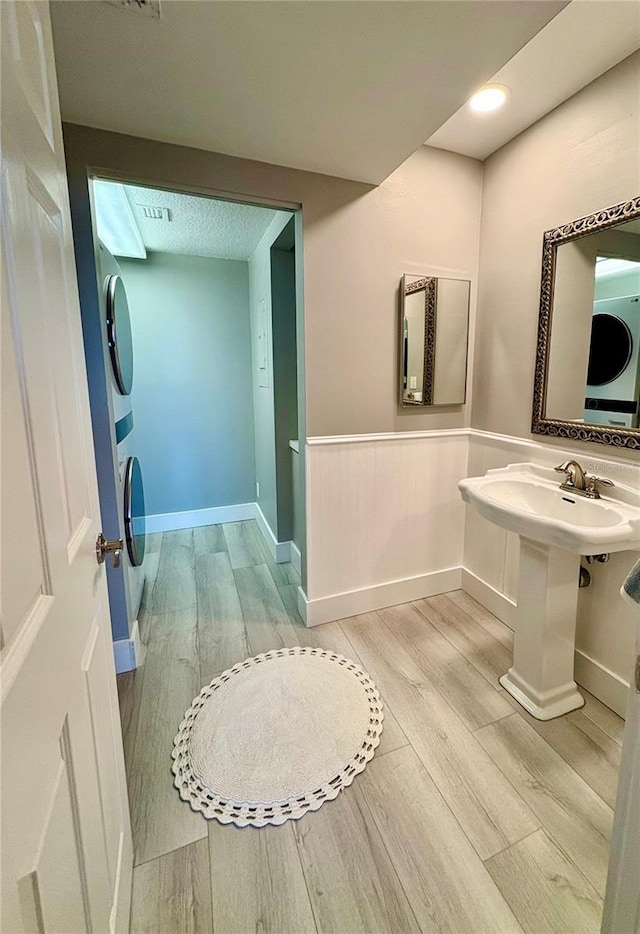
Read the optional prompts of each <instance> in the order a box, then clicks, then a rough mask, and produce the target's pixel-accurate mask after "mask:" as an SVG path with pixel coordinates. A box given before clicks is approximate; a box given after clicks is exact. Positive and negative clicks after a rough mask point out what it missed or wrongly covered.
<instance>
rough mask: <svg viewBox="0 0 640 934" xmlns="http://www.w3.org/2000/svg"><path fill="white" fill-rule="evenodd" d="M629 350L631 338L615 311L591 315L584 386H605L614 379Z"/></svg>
mask: <svg viewBox="0 0 640 934" xmlns="http://www.w3.org/2000/svg"><path fill="white" fill-rule="evenodd" d="M632 353H633V338H632V336H631V331H630V330H629V326H628V324H627V323H626V321H623V320H622V318H619V317H618V316H617V315H610V314H598V315H594V316H593V324H592V327H591V348H590V352H589V372H588V375H587V386H605V385H608V384H609V383H612V382H613V381H614V380H616V379H618V378H619V377H620V376H622V374H623V373H624V372H625V370H626V369H627V367H628V366H629V361H630V360H631V354H632ZM587 395H589V392H587Z"/></svg>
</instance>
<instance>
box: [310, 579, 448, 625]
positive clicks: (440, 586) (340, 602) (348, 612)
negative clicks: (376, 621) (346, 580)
mask: <svg viewBox="0 0 640 934" xmlns="http://www.w3.org/2000/svg"><path fill="white" fill-rule="evenodd" d="M461 582H462V570H461V568H447V569H446V570H444V571H433V572H432V573H431V574H420V575H419V576H418V577H406V578H401V579H400V580H395V581H388V582H387V583H385V584H377V585H375V586H373V587H363V588H361V589H360V590H349V591H347V592H346V593H336V594H331V595H330V596H328V597H318V598H317V599H315V600H309V599H308V598H307V596H306V594H305V593H304V591H303V590H302V589H301V588H299V589H298V606H299V610H300V615H301V616H302V618H303V620H304V621H305V623H306V625H307V626H320V625H321V624H322V623H329V622H331V621H332V620H335V619H345V618H346V617H348V616H358V615H359V614H360V613H370V612H371V611H372V610H381V609H383V607H386V606H395V605H396V604H398V603H408V602H409V601H410V600H420V599H422V598H423V597H433V596H434V595H435V594H437V593H447V591H449V590H459V589H460V586H461ZM300 603H302V604H303V606H302V608H301V607H300Z"/></svg>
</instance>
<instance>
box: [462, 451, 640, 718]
mask: <svg viewBox="0 0 640 934" xmlns="http://www.w3.org/2000/svg"><path fill="white" fill-rule="evenodd" d="M560 482H561V480H560V478H559V476H558V474H557V473H556V472H555V471H554V470H553V469H552V468H549V467H539V466H537V465H536V464H511V465H510V466H509V467H504V468H501V469H500V470H489V471H488V472H487V473H486V474H485V475H484V477H470V478H469V479H468V480H461V481H460V483H459V484H458V486H459V488H460V493H461V495H462V498H463V500H464V501H465V502H466V503H469V504H471V505H472V506H473V507H474V508H475V509H477V511H478V512H479V513H480V515H481V516H484V518H485V519H488V520H489V521H490V522H493V523H495V525H499V526H501V527H502V528H503V529H507V530H508V531H510V532H516V533H517V534H518V535H519V536H520V578H519V582H518V599H517V606H516V620H515V623H516V625H515V637H514V650H513V665H512V667H511V668H510V669H509V671H508V672H506V674H504V675H502V677H501V678H500V684H501V685H502V686H503V687H504V689H505V690H506V691H508V692H509V693H510V694H511V695H512V696H513V697H515V699H516V700H517V701H518V702H519V703H520V704H522V706H523V707H524V708H525V710H528V711H529V713H530V714H532V715H533V716H534V717H537V719H538V720H551V719H553V718H554V717H560V716H562V715H563V714H565V713H568V712H569V711H570V710H576V709H577V708H578V707H581V706H582V705H583V704H584V698H583V697H582V695H581V694H580V692H579V691H578V688H577V685H576V682H575V680H574V672H573V666H574V648H575V634H576V615H577V607H578V573H579V569H580V555H600V554H605V553H606V552H610V551H627V550H634V549H636V548H640V491H639V490H632V489H631V488H630V487H627V486H622V485H620V484H616V486H615V487H613V491H612V493H611V494H609V495H607V496H602V497H601V498H600V499H587V498H586V497H584V496H579V495H577V494H575V493H571V492H570V491H569V492H567V491H566V490H561V489H560Z"/></svg>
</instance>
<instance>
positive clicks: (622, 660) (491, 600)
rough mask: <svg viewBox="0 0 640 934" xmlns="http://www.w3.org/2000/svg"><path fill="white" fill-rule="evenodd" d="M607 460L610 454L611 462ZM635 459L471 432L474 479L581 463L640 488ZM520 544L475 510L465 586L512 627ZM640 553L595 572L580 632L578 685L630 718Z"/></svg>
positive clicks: (469, 523)
mask: <svg viewBox="0 0 640 934" xmlns="http://www.w3.org/2000/svg"><path fill="white" fill-rule="evenodd" d="M604 455H606V456H604ZM632 456H633V455H632V454H630V453H628V454H626V455H625V454H624V453H622V452H620V453H615V454H613V455H611V454H610V453H609V449H607V448H604V447H603V448H602V454H601V452H600V450H599V449H596V448H595V447H594V450H593V451H590V452H589V454H588V455H585V452H584V448H576V447H571V446H569V445H567V446H566V447H565V446H562V447H560V446H557V444H555V443H554V444H550V443H545V444H543V443H540V442H537V441H530V440H526V439H522V438H513V437H509V436H506V435H497V434H492V433H490V432H483V431H476V430H473V429H472V430H470V431H469V460H468V470H469V476H470V477H471V476H479V475H481V474H484V473H486V471H487V470H490V469H492V468H495V467H504V466H506V465H507V464H514V463H521V462H525V461H528V462H531V463H536V464H543V465H545V466H550V467H554V466H556V465H557V464H559V463H561V462H562V461H563V460H566V459H568V458H571V457H574V458H575V459H576V460H579V462H580V463H581V464H582V465H583V466H584V467H585V469H586V470H587V472H588V473H594V474H596V475H597V476H601V477H609V478H610V479H612V480H613V481H614V483H618V484H623V485H626V486H630V487H632V488H637V487H638V485H639V484H640V465H636V464H635V463H633V462H632V461H631V457H632ZM519 558H520V542H519V539H518V536H517V535H514V534H513V533H511V532H506V531H504V530H503V529H500V528H498V526H495V525H493V524H492V523H491V522H488V521H487V520H485V519H483V518H482V517H481V516H480V515H478V513H477V512H476V511H475V510H474V509H468V510H467V516H466V526H465V542H464V560H463V565H464V571H463V575H462V587H463V589H464V590H466V591H467V593H469V594H470V595H471V596H472V597H474V598H475V599H476V600H478V602H480V603H482V604H483V606H485V607H486V608H487V609H488V610H489V611H490V612H491V613H493V614H494V615H495V616H497V617H498V618H499V619H502V620H503V622H505V623H506V624H507V625H508V626H510V627H511V628H512V629H513V628H514V626H515V619H516V604H517V597H518V565H519ZM637 558H638V555H637V553H632V552H622V553H620V554H615V555H612V556H611V560H610V561H609V563H608V564H597V563H596V564H592V565H591V566H590V567H589V570H590V572H591V577H592V583H591V586H590V587H588V588H584V589H582V590H581V591H580V595H579V603H578V626H577V633H576V680H577V681H578V683H579V684H581V685H582V686H583V687H585V688H586V689H587V690H588V691H591V692H592V693H593V694H595V695H596V696H597V697H598V698H599V699H600V700H601V701H603V703H605V704H607V705H608V706H609V707H611V708H612V709H613V710H615V711H616V712H617V713H619V714H620V715H621V716H624V714H625V710H626V703H627V694H628V686H629V680H630V676H631V670H632V668H633V664H634V659H635V630H636V623H635V620H634V611H633V609H632V608H631V607H629V606H627V605H626V604H625V603H624V601H623V600H622V599H621V598H620V596H619V589H620V585H621V584H622V581H623V580H624V577H625V575H626V572H627V570H628V569H629V568H630V567H631V566H632V565H633V563H634V562H635V561H636V560H637Z"/></svg>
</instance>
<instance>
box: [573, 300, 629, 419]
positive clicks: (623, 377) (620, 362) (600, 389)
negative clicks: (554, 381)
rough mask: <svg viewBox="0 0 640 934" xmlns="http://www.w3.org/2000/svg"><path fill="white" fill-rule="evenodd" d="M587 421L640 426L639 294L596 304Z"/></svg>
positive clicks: (588, 378)
mask: <svg viewBox="0 0 640 934" xmlns="http://www.w3.org/2000/svg"><path fill="white" fill-rule="evenodd" d="M584 414H585V421H587V422H590V423H591V424H594V425H611V426H612V427H616V428H638V427H640V295H625V296H621V297H619V298H609V299H599V300H597V301H595V302H594V303H593V321H592V325H591V349H590V353H589V369H588V376H587V392H586V399H585V413H584Z"/></svg>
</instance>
